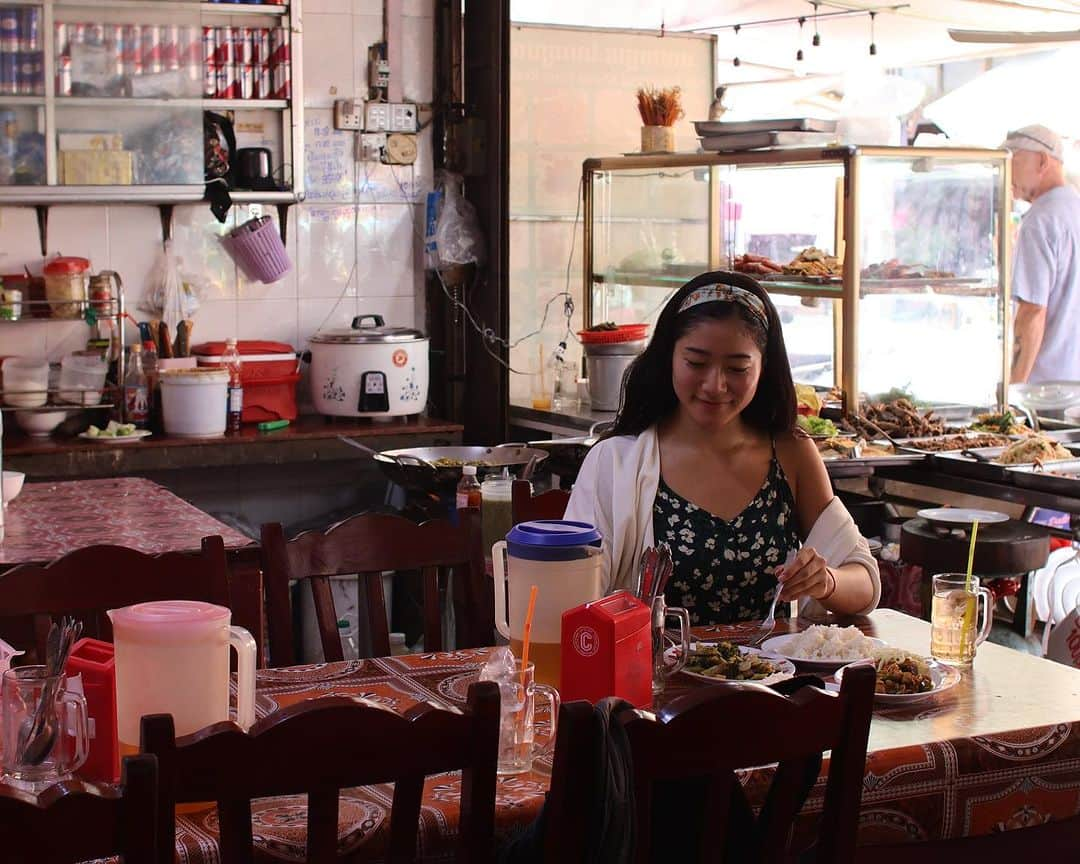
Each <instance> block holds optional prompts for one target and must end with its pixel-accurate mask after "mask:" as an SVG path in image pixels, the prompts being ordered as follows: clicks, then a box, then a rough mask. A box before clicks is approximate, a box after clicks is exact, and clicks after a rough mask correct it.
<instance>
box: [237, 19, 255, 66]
mask: <svg viewBox="0 0 1080 864" xmlns="http://www.w3.org/2000/svg"><path fill="white" fill-rule="evenodd" d="M232 31H233V58H232V59H233V63H236V64H237V65H239V66H250V65H251V63H252V62H254V61H253V60H252V59H251V52H252V44H251V38H252V33H253V29H252V28H251V27H233V28H232Z"/></svg>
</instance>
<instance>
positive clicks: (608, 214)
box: [582, 147, 1012, 408]
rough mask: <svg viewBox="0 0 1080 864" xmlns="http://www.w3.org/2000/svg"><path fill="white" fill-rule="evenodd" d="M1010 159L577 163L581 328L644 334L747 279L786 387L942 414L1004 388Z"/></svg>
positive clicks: (754, 157)
mask: <svg viewBox="0 0 1080 864" xmlns="http://www.w3.org/2000/svg"><path fill="white" fill-rule="evenodd" d="M1009 174H1010V162H1009V154H1008V153H1006V152H1004V151H998V150H960V149H927V148H910V147H904V148H900V147H835V148H828V149H814V150H805V149H803V150H773V151H756V152H747V153H730V154H728V153H696V154H671V155H662V156H625V157H615V158H602V159H588V160H586V161H585V163H584V166H583V186H582V188H583V194H584V218H585V254H584V285H583V309H584V319H585V325H586V326H591V325H592V324H594V323H599V322H602V321H615V322H616V323H632V322H638V321H648V322H650V323H654V322H655V320H656V317H657V315H658V314H659V311H660V309H661V308H663V305H664V303H665V302H666V300H667V298H668V297H669V296H670V294H671V292H673V291H674V290H676V289H677V288H678V287H679V286H680V285H682V284H683V283H684V282H685V281H687V280H688V279H689V278H690V277H692V276H694V275H697V274H698V273H701V272H704V271H706V270H716V269H736V270H743V271H744V272H749V273H750V275H752V276H754V277H755V278H758V279H759V280H760V281H762V283H763V284H764V285H765V287H766V288H767V290H768V291H769V293H770V295H771V297H772V299H773V301H774V302H775V303H776V306H777V308H778V311H779V313H780V319H781V322H782V325H783V328H784V338H785V341H786V344H787V347H788V353H789V355H790V358H791V365H792V371H793V373H794V375H795V379H796V381H799V382H802V383H808V384H815V385H824V386H837V387H840V388H841V389H842V391H843V394H844V399H845V402H846V404H847V405H848V406H854V405H857V404H858V401H859V399H866V398H875V397H877V396H879V395H884V394H886V393H888V392H889V391H897V390H901V391H904V392H905V393H908V394H910V395H912V396H913V397H914V398H915V399H916V400H917V401H918V402H920V403H927V404H932V405H935V406H938V407H940V408H944V407H945V406H957V407H958V408H960V407H964V406H968V407H982V406H990V405H996V404H998V403H999V402H1000V401H1001V382H1002V381H1008V379H1009V365H1010V363H1009V361H1010V351H1009V347H1008V346H1009V345H1010V341H1011V339H1010V332H1009V331H1010V319H1011V310H1010V308H1009V291H1008V273H1009V244H1010V210H1011V205H1012V201H1011V196H1010V176H1009Z"/></svg>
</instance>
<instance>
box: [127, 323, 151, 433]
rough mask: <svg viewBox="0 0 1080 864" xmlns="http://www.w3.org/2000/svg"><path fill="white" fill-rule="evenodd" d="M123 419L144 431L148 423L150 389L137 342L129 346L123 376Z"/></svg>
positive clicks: (140, 347) (140, 348)
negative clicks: (125, 370)
mask: <svg viewBox="0 0 1080 864" xmlns="http://www.w3.org/2000/svg"><path fill="white" fill-rule="evenodd" d="M124 419H125V420H126V421H127V422H128V423H134V424H135V428H136V429H145V428H146V427H147V426H148V425H149V423H150V387H149V383H148V382H147V380H146V371H145V370H144V369H143V357H142V345H140V344H139V343H138V342H136V343H135V344H134V345H132V346H131V349H130V353H129V354H128V368H127V372H126V373H125V375H124Z"/></svg>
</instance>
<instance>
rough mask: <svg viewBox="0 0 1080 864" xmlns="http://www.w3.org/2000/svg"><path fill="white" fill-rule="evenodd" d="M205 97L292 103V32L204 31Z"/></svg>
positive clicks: (258, 29)
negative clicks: (277, 100)
mask: <svg viewBox="0 0 1080 864" xmlns="http://www.w3.org/2000/svg"><path fill="white" fill-rule="evenodd" d="M202 47H203V55H204V56H205V57H206V62H205V63H204V64H203V96H205V97H207V98H211V99H291V98H292V63H291V62H290V54H291V52H290V48H289V31H288V30H286V29H285V28H284V27H269V28H268V27H203V28H202Z"/></svg>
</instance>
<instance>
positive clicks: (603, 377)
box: [582, 339, 647, 411]
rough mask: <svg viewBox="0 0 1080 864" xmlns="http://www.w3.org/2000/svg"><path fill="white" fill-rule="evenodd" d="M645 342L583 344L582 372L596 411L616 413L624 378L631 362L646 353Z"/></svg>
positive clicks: (643, 340) (642, 340) (641, 340)
mask: <svg viewBox="0 0 1080 864" xmlns="http://www.w3.org/2000/svg"><path fill="white" fill-rule="evenodd" d="M646 341H647V340H645V339H639V340H637V341H634V342H600V343H597V344H586V345H584V346H582V347H583V348H584V349H585V369H586V371H587V373H588V376H589V400H590V401H591V403H592V407H593V409H594V410H596V411H618V410H619V400H620V398H621V397H622V384H623V378H624V377H625V375H626V370H627V369H628V368H630V364H631V363H633V362H634V359H635V358H636V357H637V356H638V354H640V353H641V352H642V351H644V350H645V344H646Z"/></svg>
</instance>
